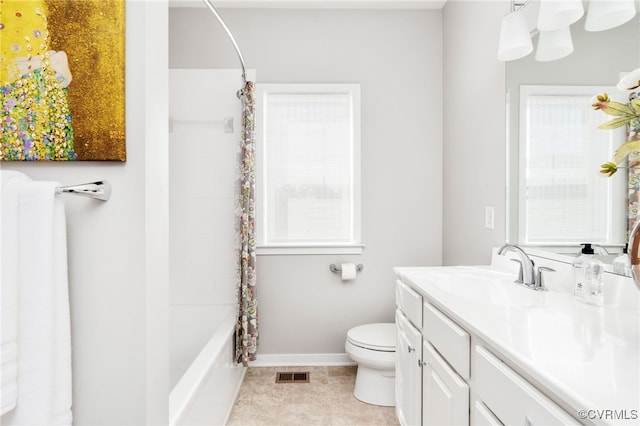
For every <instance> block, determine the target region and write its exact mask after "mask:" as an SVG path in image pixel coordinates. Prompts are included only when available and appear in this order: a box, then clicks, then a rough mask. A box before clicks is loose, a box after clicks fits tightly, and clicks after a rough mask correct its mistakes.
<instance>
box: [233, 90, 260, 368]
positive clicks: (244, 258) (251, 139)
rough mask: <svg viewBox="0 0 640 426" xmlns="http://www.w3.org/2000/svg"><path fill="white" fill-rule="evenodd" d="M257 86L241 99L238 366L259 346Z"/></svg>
mask: <svg viewBox="0 0 640 426" xmlns="http://www.w3.org/2000/svg"><path fill="white" fill-rule="evenodd" d="M254 95H255V92H254V83H253V82H251V81H247V82H245V86H244V88H243V89H242V90H241V91H240V93H239V96H240V100H241V102H242V135H241V140H240V159H239V172H240V173H239V177H238V190H237V200H236V201H237V205H236V221H237V230H236V232H237V233H236V243H237V260H238V270H237V272H238V275H237V290H238V322H237V324H236V338H235V341H236V354H235V361H236V363H242V364H243V365H245V366H246V365H247V364H248V362H249V361H253V360H255V357H256V348H257V346H258V315H257V307H258V301H257V299H256V289H255V285H256V240H255V228H254V224H255V179H256V173H255V132H254V128H255V126H254V104H255V101H254Z"/></svg>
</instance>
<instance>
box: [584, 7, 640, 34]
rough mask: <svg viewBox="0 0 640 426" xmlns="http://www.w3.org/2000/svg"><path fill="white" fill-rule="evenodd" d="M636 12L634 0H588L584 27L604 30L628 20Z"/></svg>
mask: <svg viewBox="0 0 640 426" xmlns="http://www.w3.org/2000/svg"><path fill="white" fill-rule="evenodd" d="M635 14H636V5H635V1H634V0H590V1H589V11H588V12H587V19H586V21H585V23H584V29H585V30H587V31H604V30H608V29H611V28H615V27H617V26H618V25H622V24H624V23H625V22H627V21H629V20H630V19H631V18H633V17H634V15H635Z"/></svg>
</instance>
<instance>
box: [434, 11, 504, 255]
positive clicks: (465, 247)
mask: <svg viewBox="0 0 640 426" xmlns="http://www.w3.org/2000/svg"><path fill="white" fill-rule="evenodd" d="M508 11H509V2H508V1H506V0H501V1H481V2H480V1H449V2H447V4H446V5H445V7H444V9H443V15H444V52H445V54H444V67H443V68H444V93H445V97H444V126H443V128H444V130H443V132H444V158H443V167H444V174H443V194H444V198H443V199H444V202H443V217H444V221H443V245H442V250H443V261H444V264H445V265H463V264H467V265H469V264H488V263H489V262H490V260H491V247H494V246H500V245H502V244H504V240H505V209H506V204H505V199H506V196H505V184H506V179H505V176H506V169H505V164H506V159H505V155H506V154H505V152H506V151H505V64H504V62H499V61H498V60H497V59H496V54H497V48H498V36H499V34H500V20H501V19H502V16H503V15H504V14H505V13H507V12H508ZM486 206H493V207H494V211H495V227H494V229H492V230H491V229H485V227H484V224H485V223H484V216H485V207H486Z"/></svg>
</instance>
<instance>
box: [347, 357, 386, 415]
mask: <svg viewBox="0 0 640 426" xmlns="http://www.w3.org/2000/svg"><path fill="white" fill-rule="evenodd" d="M395 376H396V374H395V369H391V370H376V369H373V368H369V367H365V366H363V365H358V372H357V373H356V385H355V387H354V389H353V396H355V397H356V398H357V399H359V400H360V401H362V402H366V403H367V404H373V405H381V406H384V407H393V406H395V405H396V396H395V391H396V389H395Z"/></svg>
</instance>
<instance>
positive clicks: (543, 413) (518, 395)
mask: <svg viewBox="0 0 640 426" xmlns="http://www.w3.org/2000/svg"><path fill="white" fill-rule="evenodd" d="M474 352H475V354H474V357H475V360H474V361H475V363H474V370H473V371H474V373H473V374H474V385H475V389H476V393H477V395H478V396H479V397H480V398H481V399H482V401H483V402H484V403H485V404H486V406H487V407H488V408H489V409H490V410H491V411H492V412H493V413H494V414H495V415H496V416H497V417H498V418H499V419H500V421H501V422H502V423H504V424H525V425H545V426H546V425H579V424H580V423H578V422H577V421H576V420H575V419H574V418H573V417H571V416H569V414H567V413H566V412H565V411H564V410H563V409H562V408H560V407H558V406H557V405H556V404H555V403H554V402H553V401H551V400H550V399H549V398H548V397H546V396H545V395H544V394H543V393H542V392H540V391H539V390H538V389H536V388H534V387H533V385H531V384H530V383H529V382H527V381H526V380H525V379H523V378H522V377H521V376H520V375H519V374H518V373H516V372H515V371H513V370H512V369H511V368H509V367H508V366H507V365H505V364H504V363H503V362H502V361H500V360H499V359H498V358H496V357H495V356H494V355H493V354H491V353H490V352H489V351H487V350H486V349H484V348H483V347H481V346H476V347H475V351H474Z"/></svg>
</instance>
